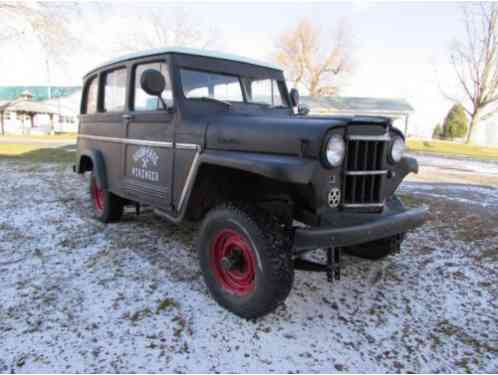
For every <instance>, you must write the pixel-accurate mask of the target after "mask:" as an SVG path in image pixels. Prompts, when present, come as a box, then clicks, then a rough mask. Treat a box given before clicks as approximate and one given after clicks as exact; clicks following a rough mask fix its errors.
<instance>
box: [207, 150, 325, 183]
mask: <svg viewBox="0 0 498 375" xmlns="http://www.w3.org/2000/svg"><path fill="white" fill-rule="evenodd" d="M200 162H201V163H207V164H214V165H219V166H223V167H229V168H234V169H239V170H243V171H247V172H251V173H255V174H259V175H262V176H265V177H268V178H273V179H275V180H279V181H284V182H290V183H296V184H307V183H308V182H310V180H311V177H312V175H313V171H314V169H315V168H316V166H317V162H316V160H311V159H303V158H299V157H295V156H286V155H268V154H259V153H253V152H238V151H206V152H204V153H203V154H202V155H201V158H200Z"/></svg>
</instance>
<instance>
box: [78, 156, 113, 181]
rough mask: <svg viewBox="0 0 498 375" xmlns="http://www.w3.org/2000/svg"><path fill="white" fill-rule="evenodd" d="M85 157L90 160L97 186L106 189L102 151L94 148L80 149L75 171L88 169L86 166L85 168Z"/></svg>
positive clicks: (82, 171)
mask: <svg viewBox="0 0 498 375" xmlns="http://www.w3.org/2000/svg"><path fill="white" fill-rule="evenodd" d="M85 158H89V159H90V160H91V161H92V166H93V169H92V170H93V172H94V173H95V178H96V180H97V181H96V182H97V186H98V187H99V188H100V189H107V188H108V185H107V174H106V169H105V162H104V156H103V155H102V152H100V151H98V150H94V149H87V150H83V151H80V152H79V156H78V164H77V166H76V172H77V173H80V174H81V173H84V172H86V171H88V170H89V169H88V168H86V164H85V162H84V160H85Z"/></svg>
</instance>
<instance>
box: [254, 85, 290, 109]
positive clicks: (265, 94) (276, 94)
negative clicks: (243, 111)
mask: <svg viewBox="0 0 498 375" xmlns="http://www.w3.org/2000/svg"><path fill="white" fill-rule="evenodd" d="M249 101H251V102H253V103H265V104H270V105H272V106H282V105H283V104H284V103H283V101H282V96H281V95H280V89H279V87H278V82H277V81H275V80H274V79H261V80H258V81H252V82H251V97H250V100H249Z"/></svg>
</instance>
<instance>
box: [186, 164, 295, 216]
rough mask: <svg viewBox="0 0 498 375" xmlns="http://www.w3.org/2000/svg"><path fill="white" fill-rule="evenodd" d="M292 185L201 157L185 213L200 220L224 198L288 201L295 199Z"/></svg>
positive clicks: (231, 199)
mask: <svg viewBox="0 0 498 375" xmlns="http://www.w3.org/2000/svg"><path fill="white" fill-rule="evenodd" d="M294 185H295V184H294V183H293V182H290V181H282V180H278V179H275V178H271V177H268V176H267V175H265V174H262V173H256V172H254V171H248V170H247V169H245V168H236V167H235V166H231V165H226V164H225V163H216V162H213V161H212V160H203V161H201V162H200V163H199V165H198V167H197V171H196V174H195V177H194V180H193V181H192V186H191V187H190V191H189V194H188V196H187V199H186V201H185V215H186V216H187V217H188V218H189V219H192V220H199V219H202V218H203V217H204V216H205V214H206V213H207V211H209V210H210V209H211V208H213V207H215V206H218V205H219V204H221V203H222V202H225V201H247V200H250V201H261V200H263V199H264V198H268V199H273V200H274V201H277V200H279V201H280V202H281V203H283V204H287V203H289V204H290V203H292V202H293V201H294V198H295V192H294V189H293V186H294ZM269 197H271V198H269Z"/></svg>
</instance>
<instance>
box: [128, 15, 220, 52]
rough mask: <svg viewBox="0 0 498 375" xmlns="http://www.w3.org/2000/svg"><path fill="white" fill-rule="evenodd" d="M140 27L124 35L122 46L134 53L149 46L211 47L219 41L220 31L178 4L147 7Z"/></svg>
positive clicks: (137, 23)
mask: <svg viewBox="0 0 498 375" xmlns="http://www.w3.org/2000/svg"><path fill="white" fill-rule="evenodd" d="M139 20H140V21H139V22H134V24H135V25H137V26H138V27H131V28H130V29H129V30H128V32H127V33H124V34H122V35H121V38H120V41H119V42H118V49H119V50H120V51H123V52H131V51H136V50H141V49H148V48H161V47H168V46H182V47H195V48H203V49H204V48H208V47H211V46H213V45H214V44H215V43H216V40H217V31H216V30H215V29H214V28H212V27H206V26H205V25H203V24H202V22H200V21H199V20H198V19H196V18H195V17H194V16H193V15H192V14H191V13H189V12H188V11H187V10H186V9H185V8H182V7H178V6H168V7H155V8H146V9H144V13H143V14H142V15H140V16H139Z"/></svg>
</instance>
